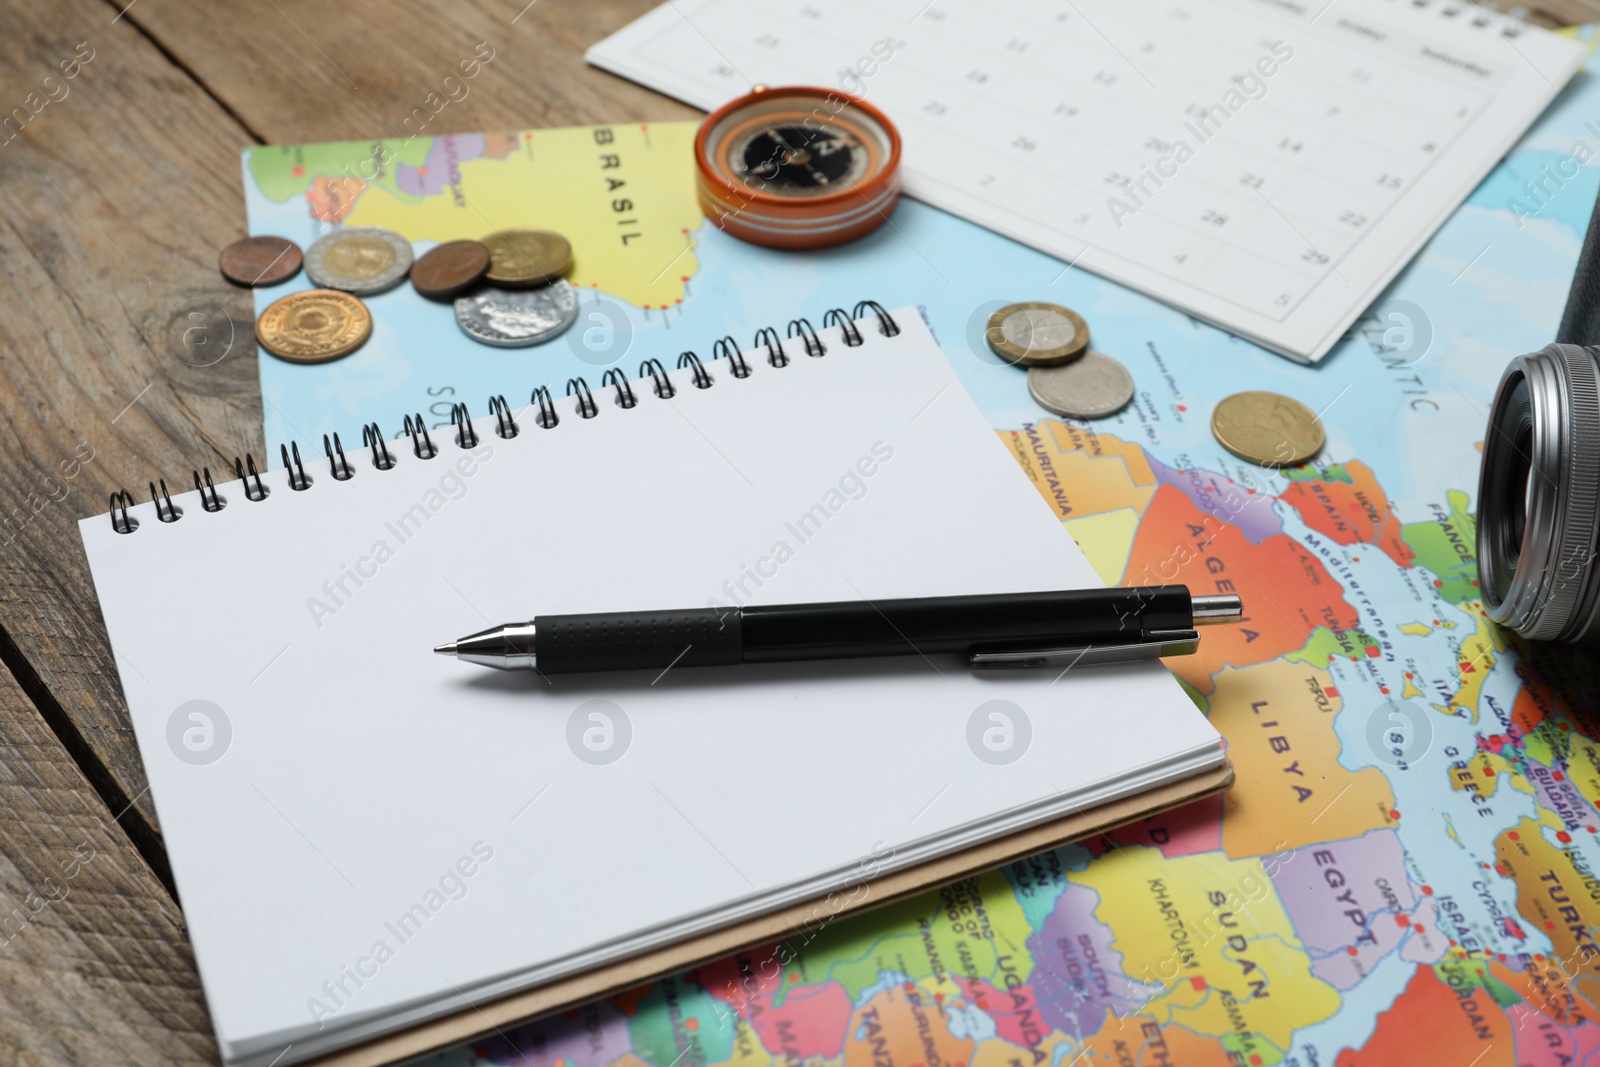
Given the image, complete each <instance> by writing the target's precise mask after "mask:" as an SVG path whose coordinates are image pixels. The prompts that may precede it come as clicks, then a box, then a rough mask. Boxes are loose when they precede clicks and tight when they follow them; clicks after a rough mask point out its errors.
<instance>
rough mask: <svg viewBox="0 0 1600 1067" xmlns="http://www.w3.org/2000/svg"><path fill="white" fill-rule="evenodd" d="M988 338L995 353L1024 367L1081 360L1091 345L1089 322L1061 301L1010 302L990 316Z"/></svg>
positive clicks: (986, 331) (986, 335) (986, 332)
mask: <svg viewBox="0 0 1600 1067" xmlns="http://www.w3.org/2000/svg"><path fill="white" fill-rule="evenodd" d="M984 337H985V338H986V339H987V340H988V342H989V347H990V348H991V349H993V350H994V354H995V355H997V356H999V357H1000V358H1001V359H1003V360H1005V361H1006V362H1007V363H1012V364H1015V365H1017V366H1022V367H1049V366H1054V365H1055V364H1057V363H1065V362H1067V361H1068V360H1072V359H1077V358H1078V357H1079V356H1081V355H1083V353H1084V351H1085V350H1086V349H1087V348H1088V347H1089V324H1088V323H1086V322H1084V321H1083V317H1082V316H1081V315H1079V314H1078V313H1077V312H1076V311H1073V310H1072V309H1071V308H1064V307H1062V306H1061V305H1060V304H1041V303H1027V304H1007V305H1006V306H1005V307H1003V308H1001V309H1000V310H999V311H996V312H995V313H994V314H993V315H990V316H989V326H988V328H987V329H986V330H984Z"/></svg>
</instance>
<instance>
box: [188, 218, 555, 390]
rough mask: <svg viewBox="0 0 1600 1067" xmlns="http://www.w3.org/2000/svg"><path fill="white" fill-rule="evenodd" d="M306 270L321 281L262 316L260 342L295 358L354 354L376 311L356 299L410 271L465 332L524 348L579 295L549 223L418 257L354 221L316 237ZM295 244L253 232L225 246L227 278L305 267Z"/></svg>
mask: <svg viewBox="0 0 1600 1067" xmlns="http://www.w3.org/2000/svg"><path fill="white" fill-rule="evenodd" d="M303 259H304V265H305V270H306V274H307V276H309V277H310V279H311V280H312V282H314V283H315V284H316V285H318V286H320V287H321V288H319V289H314V290H311V291H309V292H303V293H295V294H292V295H291V296H288V297H285V298H283V299H282V300H279V301H277V302H276V303H274V304H272V305H271V306H270V307H268V308H267V310H266V311H264V312H263V313H262V315H261V318H260V319H259V320H258V321H257V323H256V337H257V339H258V340H259V341H260V342H261V346H262V347H263V348H265V349H266V350H267V351H269V352H271V353H273V354H274V355H277V356H281V357H282V358H284V359H287V360H290V361H293V362H297V363H321V362H324V361H327V360H331V359H337V358H339V357H340V356H344V355H348V354H349V353H351V352H354V351H355V350H356V349H357V348H360V347H361V345H362V344H363V343H364V342H365V341H366V339H367V338H368V337H369V336H371V334H372V313H371V312H370V311H369V310H368V309H367V307H366V305H365V304H363V303H362V302H361V301H360V300H359V299H357V297H360V296H371V295H373V294H376V293H382V292H385V291H387V290H389V289H392V288H394V287H395V286H396V285H399V284H400V282H401V281H403V280H404V279H405V278H407V277H409V278H410V279H411V284H412V286H413V287H414V288H415V289H416V291H417V292H418V293H419V294H420V295H421V296H423V297H425V298H427V299H429V300H433V301H437V302H440V303H450V304H452V305H453V308H454V311H455V316H456V322H457V324H458V325H459V326H460V327H461V329H462V332H464V333H465V334H466V335H467V336H468V337H470V338H472V339H473V340H475V341H479V342H481V343H483V344H486V345H494V346H497V347H501V348H520V347H522V346H524V345H534V344H538V343H540V342H541V341H548V340H549V339H551V338H552V337H555V336H556V335H557V334H559V333H561V332H562V331H563V330H565V329H566V328H567V327H568V326H570V325H572V321H573V319H575V318H576V317H577V314H578V294H577V292H576V291H575V290H574V289H573V288H572V286H571V285H570V284H569V283H568V282H567V281H566V279H565V278H564V277H563V275H565V274H566V273H567V271H568V270H570V269H571V267H572V245H571V244H570V243H568V241H567V239H566V238H565V237H562V236H561V235H560V234H558V233H552V232H551V231H549V230H497V231H496V232H494V233H493V234H490V235H489V236H488V237H486V238H484V239H483V240H482V241H446V242H445V243H444V244H441V245H438V246H436V247H434V248H432V249H430V250H429V251H428V252H426V253H424V254H423V255H422V257H421V258H420V259H416V260H415V261H413V259H412V253H411V242H409V241H407V240H406V239H405V238H404V237H402V236H401V235H400V234H398V233H395V232H394V231H393V230H386V229H383V228H382V227H379V226H357V227H350V228H348V229H340V230H335V231H334V232H333V233H330V234H327V235H325V236H323V237H319V238H318V239H317V240H316V241H314V242H312V244H311V247H310V248H309V249H307V250H306V252H305V254H304V257H303ZM301 262H302V255H301V252H300V249H299V247H298V246H296V245H295V244H294V243H293V242H292V241H286V240H284V239H283V238H281V237H247V238H245V239H244V240H242V241H236V242H234V243H233V244H231V245H229V246H228V247H227V248H226V249H224V250H223V252H222V256H221V258H220V260H219V262H218V265H219V266H220V267H221V269H222V273H223V276H224V277H226V278H227V279H228V280H229V281H232V282H235V283H237V284H239V285H247V286H264V285H277V284H278V283H280V282H284V281H287V280H288V279H290V278H292V277H294V275H295V274H296V273H298V272H299V270H300V267H301Z"/></svg>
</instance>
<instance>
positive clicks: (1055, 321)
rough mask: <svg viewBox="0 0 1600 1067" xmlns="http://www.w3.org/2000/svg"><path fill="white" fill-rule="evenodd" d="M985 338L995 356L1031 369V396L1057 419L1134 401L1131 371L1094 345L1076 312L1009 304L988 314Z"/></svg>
mask: <svg viewBox="0 0 1600 1067" xmlns="http://www.w3.org/2000/svg"><path fill="white" fill-rule="evenodd" d="M984 339H985V340H987V341H988V343H989V348H990V350H991V351H993V352H994V354H995V355H997V356H999V357H1000V358H1001V359H1003V360H1005V361H1006V362H1007V363H1010V364H1011V365H1012V366H1014V367H1025V368H1027V371H1028V392H1030V393H1032V394H1033V399H1034V400H1036V401H1038V403H1039V405H1040V406H1041V407H1043V408H1045V409H1046V410H1048V411H1051V412H1053V413H1055V414H1057V415H1062V416H1065V417H1066V418H1071V419H1099V418H1104V417H1105V416H1107V415H1111V414H1115V413H1116V412H1118V411H1121V410H1122V409H1123V408H1124V407H1125V406H1127V403H1128V401H1130V400H1132V399H1133V377H1132V376H1131V375H1129V374H1128V370H1127V368H1126V367H1124V366H1123V365H1122V364H1120V363H1118V362H1117V361H1116V360H1114V359H1112V358H1111V357H1110V356H1108V355H1105V354H1104V353H1101V352H1096V351H1094V350H1093V349H1091V348H1090V347H1089V324H1088V323H1087V322H1085V321H1084V320H1083V316H1082V315H1079V314H1078V313H1077V312H1076V311H1073V310H1072V309H1071V308H1066V307H1062V306H1061V305H1060V304H1047V303H1041V302H1039V301H1029V302H1026V303H1021V304H1007V305H1006V306H1005V307H1002V308H1001V309H1000V310H998V311H996V312H995V313H994V314H993V315H990V316H989V323H988V327H987V328H986V329H985V330H984Z"/></svg>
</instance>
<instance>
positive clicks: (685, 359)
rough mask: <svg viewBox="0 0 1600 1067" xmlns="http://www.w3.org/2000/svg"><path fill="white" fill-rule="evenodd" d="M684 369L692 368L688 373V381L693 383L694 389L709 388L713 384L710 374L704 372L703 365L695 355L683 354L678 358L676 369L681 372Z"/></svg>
mask: <svg viewBox="0 0 1600 1067" xmlns="http://www.w3.org/2000/svg"><path fill="white" fill-rule="evenodd" d="M685 367H693V368H694V370H693V371H692V372H690V381H692V382H694V387H695V388H696V389H710V388H711V386H712V384H713V380H712V377H711V372H710V371H708V370H706V368H705V364H703V363H701V362H700V357H699V356H697V355H695V354H694V353H693V352H685V353H683V354H682V355H681V356H679V357H678V369H679V370H683V369H684V368H685Z"/></svg>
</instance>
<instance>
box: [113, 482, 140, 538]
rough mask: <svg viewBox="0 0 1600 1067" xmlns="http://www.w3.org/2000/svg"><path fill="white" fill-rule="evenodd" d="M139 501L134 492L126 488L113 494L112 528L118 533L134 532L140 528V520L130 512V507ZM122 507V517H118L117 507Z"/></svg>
mask: <svg viewBox="0 0 1600 1067" xmlns="http://www.w3.org/2000/svg"><path fill="white" fill-rule="evenodd" d="M136 503H138V501H136V500H134V499H133V494H132V493H130V492H128V491H127V490H126V489H118V490H117V491H116V492H115V493H112V494H111V528H112V529H113V530H115V531H117V533H133V531H135V530H137V529H138V528H139V520H138V519H136V518H134V517H133V516H132V515H129V514H128V509H129V508H131V507H133V505H134V504H136ZM118 508H120V509H122V518H120V519H119V518H117V509H118Z"/></svg>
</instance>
